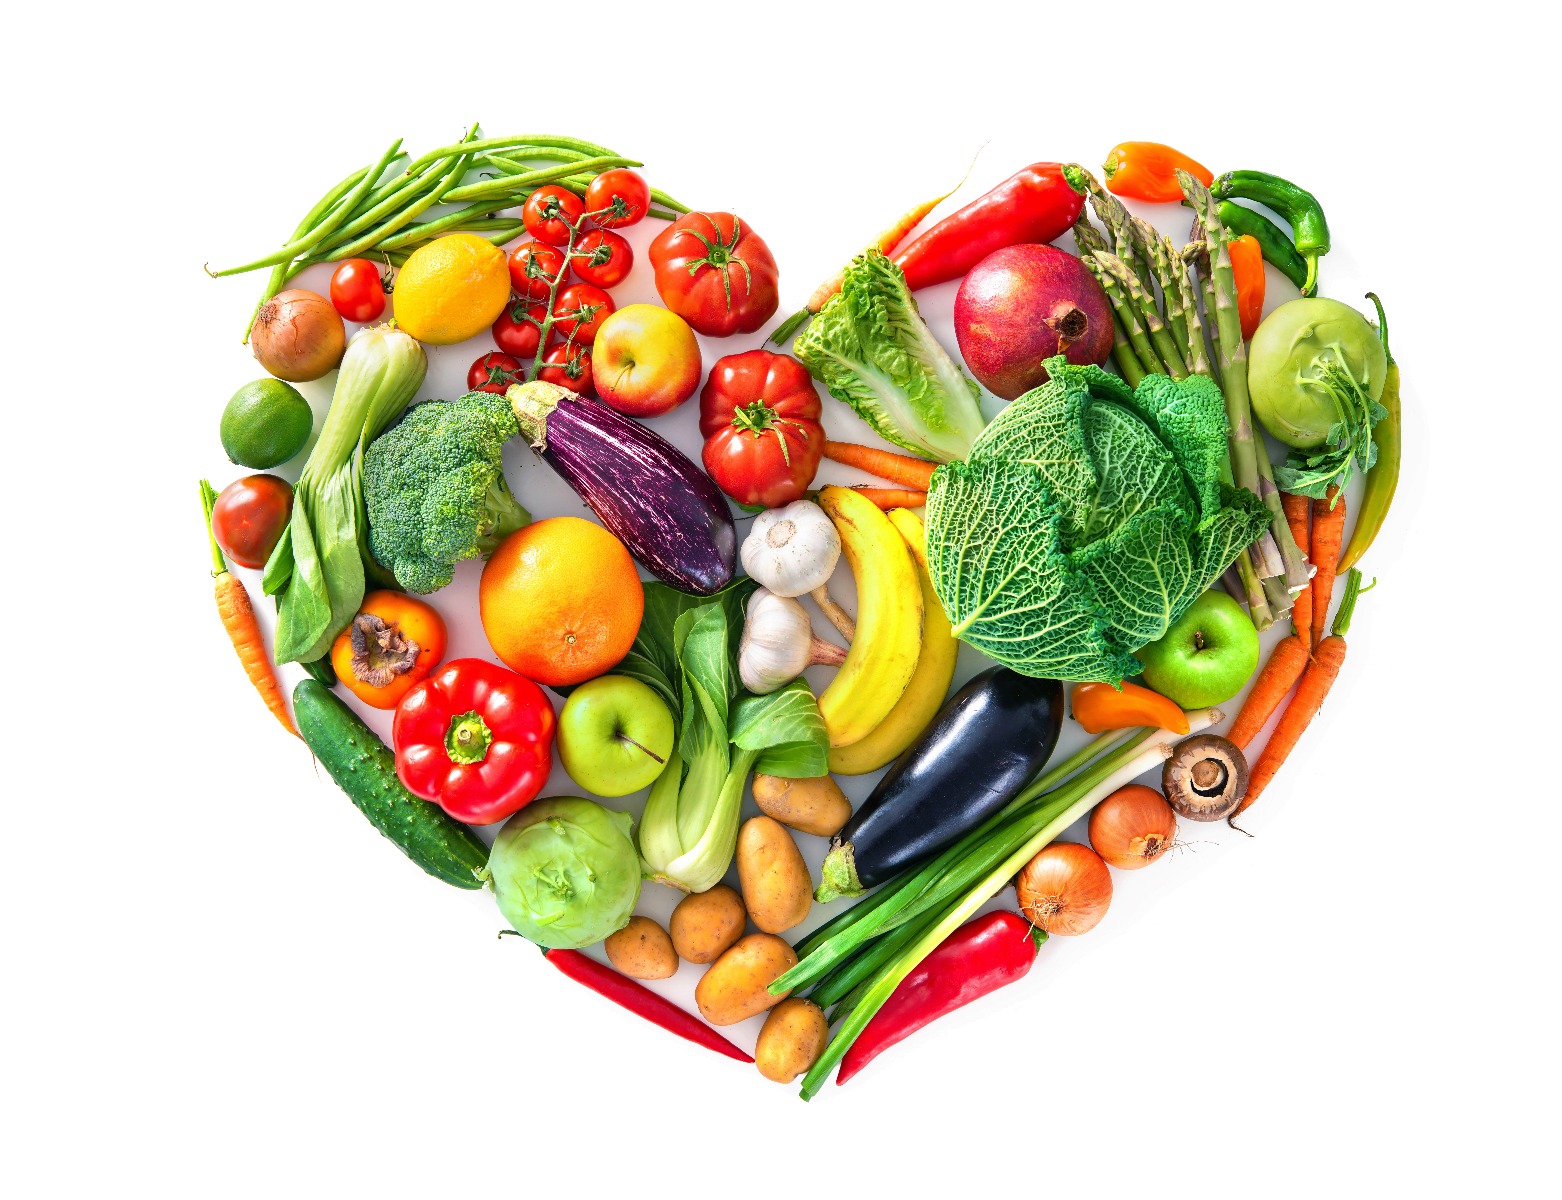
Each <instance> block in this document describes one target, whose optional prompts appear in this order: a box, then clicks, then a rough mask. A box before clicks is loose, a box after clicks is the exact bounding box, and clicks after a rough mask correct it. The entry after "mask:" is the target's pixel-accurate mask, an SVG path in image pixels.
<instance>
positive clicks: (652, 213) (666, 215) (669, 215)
mask: <svg viewBox="0 0 1562 1200" xmlns="http://www.w3.org/2000/svg"><path fill="white" fill-rule="evenodd" d="M645 215H646V216H648V217H655V218H656V219H657V220H658V221H676V220H677V219H678V218H679V217H681V216H683V215H684V214H683V213H681V212H663V211H662V210H661V209H659V208H648V209H646V210H645Z"/></svg>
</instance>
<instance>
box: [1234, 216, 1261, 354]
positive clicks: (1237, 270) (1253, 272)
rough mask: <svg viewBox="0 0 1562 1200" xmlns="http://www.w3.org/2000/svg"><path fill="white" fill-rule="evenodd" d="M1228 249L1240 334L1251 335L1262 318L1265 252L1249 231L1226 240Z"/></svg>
mask: <svg viewBox="0 0 1562 1200" xmlns="http://www.w3.org/2000/svg"><path fill="white" fill-rule="evenodd" d="M1226 249H1227V250H1229V251H1230V252H1231V276H1232V278H1233V279H1234V280H1235V281H1236V285H1237V312H1238V313H1240V314H1241V316H1242V336H1243V338H1244V339H1245V338H1250V337H1252V336H1253V331H1254V330H1255V329H1257V328H1258V323H1259V321H1261V320H1263V317H1264V252H1263V250H1262V249H1261V248H1260V247H1259V244H1258V239H1257V238H1256V237H1254V236H1253V235H1252V234H1250V233H1245V234H1243V235H1242V236H1241V237H1239V238H1232V239H1231V240H1230V241H1229V242H1227V243H1226Z"/></svg>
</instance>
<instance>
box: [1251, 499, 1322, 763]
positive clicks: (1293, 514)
mask: <svg viewBox="0 0 1562 1200" xmlns="http://www.w3.org/2000/svg"><path fill="white" fill-rule="evenodd" d="M1280 503H1281V505H1282V506H1283V507H1284V508H1285V520H1286V524H1288V525H1289V526H1290V527H1291V537H1292V538H1293V539H1294V540H1295V542H1296V544H1297V545H1298V546H1300V547H1301V548H1302V550H1303V552H1304V553H1305V552H1306V551H1307V548H1308V546H1310V545H1311V544H1312V539H1311V537H1310V536H1309V535H1308V532H1307V517H1308V514H1309V513H1310V512H1311V511H1312V501H1311V500H1309V499H1307V497H1306V496H1291V495H1287V494H1286V493H1284V492H1282V493H1281V494H1280ZM1291 627H1292V628H1293V629H1295V630H1296V636H1297V637H1299V638H1301V639H1302V640H1303V641H1305V642H1306V643H1307V649H1308V650H1309V651H1310V650H1312V648H1313V589H1312V584H1311V583H1310V582H1309V583H1308V585H1307V586H1306V587H1304V588H1303V589H1302V590H1301V591H1299V592H1297V593H1295V594H1294V595H1293V596H1292V597H1291ZM1291 682H1292V683H1295V682H1296V681H1295V680H1294V679H1293V680H1292V681H1291ZM1259 724H1260V725H1262V724H1263V722H1262V721H1260V722H1259ZM1253 732H1254V733H1257V732H1258V730H1256V729H1255V730H1254V731H1253Z"/></svg>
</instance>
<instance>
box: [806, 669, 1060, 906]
mask: <svg viewBox="0 0 1562 1200" xmlns="http://www.w3.org/2000/svg"><path fill="white" fill-rule="evenodd" d="M1062 729H1063V685H1062V684H1061V683H1059V682H1058V681H1057V680H1056V679H1033V678H1032V677H1030V676H1029V675H1021V674H1019V673H1018V672H1015V671H1011V670H1009V668H1008V667H993V668H991V669H990V670H986V671H983V672H982V673H981V674H980V675H978V676H976V678H974V679H972V680H971V681H970V682H969V683H967V684H966V685H965V686H964V687H963V688H961V689H960V690H959V691H958V692H956V693H955V694H954V695H953V696H951V697H950V698H949V699H948V700H947V701H945V703H944V707H943V708H941V709H939V710H938V716H936V717H934V718H933V723H932V724H931V725H929V726H928V727H927V729H926V731H925V732H924V733H923V734H922V736H921V737H920V738H918V739H917V740H916V741H915V742H914V743H913V744H912V745H911V747H910V749H908V750H907V751H906V752H905V753H904V754H902V755H901V756H900V757H899V758H897V759H896V760H895V762H894V764H893V765H892V766H891V767H890V769H889V770H888V771H887V772H885V774H884V778H883V779H881V780H879V785H878V786H877V787H876V788H874V789H873V794H872V795H870V796H869V797H868V798H867V800H865V801H864V802H863V804H862V807H861V808H859V809H858V810H857V811H856V812H855V813H854V814H853V815H852V819H851V820H850V821H847V822H846V825H845V826H844V827H843V828H842V829H841V831H840V833H838V834H836V835H835V837H834V838H833V839H832V840H831V842H830V853H829V854H828V855H826V856H825V860H824V866H823V868H822V869H821V871H820V883H819V889H818V891H817V892H815V894H814V898H815V899H816V900H818V901H820V902H821V903H825V902H828V901H830V900H834V899H835V898H836V897H837V896H859V895H861V894H862V893H863V892H865V891H866V890H867V889H868V888H870V887H873V886H874V885H875V884H878V883H882V882H883V881H884V880H886V879H888V878H889V877H890V876H891V875H894V874H896V873H897V872H900V871H904V870H906V869H907V868H908V867H917V866H921V865H922V864H923V863H925V862H926V861H927V860H928V859H930V858H932V857H933V856H934V855H935V854H937V853H938V852H939V851H940V850H942V849H943V848H944V847H945V846H947V845H949V844H950V843H951V842H953V841H954V840H955V839H956V838H958V837H959V836H960V835H961V834H963V833H965V832H966V830H968V829H971V828H973V827H974V826H976V825H978V824H979V823H980V822H981V821H983V820H984V819H986V818H987V817H989V816H991V815H992V814H993V813H995V812H997V811H998V810H999V809H1000V808H1002V807H1003V806H1004V805H1005V804H1007V803H1008V802H1009V801H1010V800H1012V799H1014V797H1015V796H1017V795H1018V794H1019V792H1020V789H1021V788H1023V787H1024V786H1025V785H1026V784H1027V783H1028V782H1030V780H1031V779H1033V778H1034V777H1035V776H1036V774H1037V773H1038V772H1039V771H1040V770H1041V768H1042V767H1044V766H1045V765H1046V763H1047V759H1049V758H1051V757H1052V751H1053V750H1054V749H1055V748H1056V747H1057V744H1058V734H1059V733H1060V732H1061V731H1062Z"/></svg>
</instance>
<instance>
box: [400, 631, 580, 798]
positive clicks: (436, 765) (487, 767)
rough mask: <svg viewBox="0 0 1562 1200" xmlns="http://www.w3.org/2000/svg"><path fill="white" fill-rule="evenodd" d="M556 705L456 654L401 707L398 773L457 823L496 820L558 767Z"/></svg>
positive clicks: (511, 675) (497, 670) (509, 676)
mask: <svg viewBox="0 0 1562 1200" xmlns="http://www.w3.org/2000/svg"><path fill="white" fill-rule="evenodd" d="M553 726H554V716H553V705H552V704H550V703H549V702H548V697H547V696H546V695H544V694H543V690H542V689H541V688H540V687H538V686H537V685H536V684H535V683H533V682H532V681H531V680H530V679H526V678H523V677H522V676H520V675H517V674H516V673H515V672H514V671H510V670H506V669H505V668H504V667H501V666H498V665H496V664H494V663H491V662H484V661H483V660H482V659H480V658H457V659H454V660H452V661H451V662H448V663H446V664H445V665H444V666H443V667H441V668H440V669H439V670H437V671H435V672H434V673H433V674H432V675H430V676H429V677H428V678H427V679H425V680H424V681H423V682H422V683H420V684H418V685H417V686H416V687H414V688H413V689H412V690H411V691H409V692H408V693H407V694H406V695H405V696H403V697H402V700H401V703H400V704H398V705H397V706H396V718H395V720H394V721H393V722H392V724H391V742H392V743H393V744H394V745H395V748H396V775H397V777H398V778H400V780H401V782H402V783H404V784H405V785H406V787H407V790H408V791H409V792H411V793H412V794H413V795H415V796H421V797H422V798H423V799H425V800H432V801H434V803H436V804H438V805H439V806H440V808H442V809H444V810H445V811H446V812H447V813H449V814H450V815H451V816H452V817H454V818H455V819H456V820H458V821H464V822H466V823H467V824H468V825H491V824H492V823H493V822H495V821H502V820H504V819H505V818H506V817H508V816H510V815H511V814H512V813H514V812H516V811H518V810H519V809H521V808H524V807H525V806H526V805H527V804H528V803H530V802H531V801H532V800H533V799H534V798H535V797H536V795H537V793H538V792H539V791H541V790H542V785H543V784H545V783H547V782H548V772H549V771H550V770H551V769H552V767H553Z"/></svg>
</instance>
